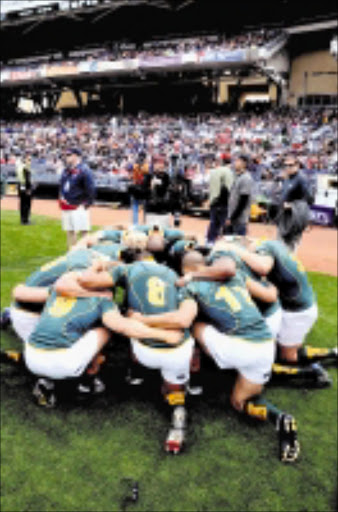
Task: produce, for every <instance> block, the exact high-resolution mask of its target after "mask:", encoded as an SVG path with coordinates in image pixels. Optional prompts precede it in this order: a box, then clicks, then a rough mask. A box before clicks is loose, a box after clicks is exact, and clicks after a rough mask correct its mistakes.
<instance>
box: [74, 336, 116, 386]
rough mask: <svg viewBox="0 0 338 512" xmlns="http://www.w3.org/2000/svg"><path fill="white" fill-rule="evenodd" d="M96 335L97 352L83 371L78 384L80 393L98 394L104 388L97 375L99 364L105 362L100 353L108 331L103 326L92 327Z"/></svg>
mask: <svg viewBox="0 0 338 512" xmlns="http://www.w3.org/2000/svg"><path fill="white" fill-rule="evenodd" d="M94 332H95V333H96V337H97V353H96V355H95V356H94V357H93V359H92V360H91V362H90V363H89V365H88V367H87V369H86V371H85V373H84V374H83V376H82V378H81V382H80V384H79V386H78V391H79V392H80V393H84V394H86V393H88V394H90V393H91V394H99V393H103V391H104V390H105V385H104V383H103V382H102V380H101V379H100V378H99V377H98V373H99V371H100V367H101V365H102V364H103V363H104V362H105V360H106V358H105V356H103V355H102V354H101V351H102V349H103V348H104V347H105V345H106V344H107V343H108V341H109V340H110V332H109V331H108V329H105V328H104V327H98V328H97V329H94Z"/></svg>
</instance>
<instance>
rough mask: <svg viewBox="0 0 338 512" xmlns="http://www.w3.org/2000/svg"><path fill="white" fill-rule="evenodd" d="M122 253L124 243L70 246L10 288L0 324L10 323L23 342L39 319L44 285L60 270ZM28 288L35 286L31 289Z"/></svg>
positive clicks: (119, 256)
mask: <svg viewBox="0 0 338 512" xmlns="http://www.w3.org/2000/svg"><path fill="white" fill-rule="evenodd" d="M123 256H124V247H123V246H121V245H119V244H109V245H95V246H92V248H91V249H73V250H71V251H69V252H68V253H67V254H66V255H65V256H61V257H59V258H56V259H54V260H52V261H50V262H48V263H46V264H44V265H42V266H41V267H40V268H39V269H38V270H36V271H35V272H34V273H33V274H31V275H30V276H29V277H28V278H27V279H26V281H25V283H20V284H18V285H17V286H16V287H15V288H14V290H13V303H12V305H11V306H10V308H9V312H8V314H7V315H6V320H7V321H6V323H5V324H4V325H2V327H3V328H4V327H7V326H8V324H9V323H11V325H12V327H13V330H14V332H15V333H16V334H17V336H18V337H19V338H20V339H21V340H22V341H24V342H26V341H27V340H28V338H29V336H30V334H31V332H32V331H33V329H34V327H35V325H36V324H37V322H38V320H39V317H40V313H41V311H42V308H43V305H44V302H45V301H46V298H47V296H48V287H49V286H51V285H53V284H54V283H55V282H56V280H57V279H58V278H59V277H60V276H61V275H62V274H64V273H65V272H69V271H71V270H81V269H86V268H89V267H90V266H91V265H93V264H94V263H97V262H100V261H101V262H102V261H107V260H109V261H119V260H121V259H122V257H123ZM32 288H35V290H34V293H33V290H32ZM36 288H38V289H36ZM18 357H19V356H18Z"/></svg>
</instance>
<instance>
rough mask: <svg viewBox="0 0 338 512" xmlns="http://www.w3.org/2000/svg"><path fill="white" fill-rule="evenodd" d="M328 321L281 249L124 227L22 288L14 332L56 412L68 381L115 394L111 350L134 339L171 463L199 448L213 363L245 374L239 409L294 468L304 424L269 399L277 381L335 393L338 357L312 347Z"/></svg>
mask: <svg viewBox="0 0 338 512" xmlns="http://www.w3.org/2000/svg"><path fill="white" fill-rule="evenodd" d="M317 316H318V309H317V302H316V297H315V294H314V291H313V289H312V287H311V285H310V283H309V280H308V277H307V275H306V272H305V269H304V267H303V266H302V264H301V263H300V262H299V261H298V260H297V258H296V257H295V255H294V254H293V253H291V252H290V251H289V250H288V249H287V247H286V246H285V245H284V244H283V242H281V241H279V240H263V241H262V240H252V239H248V238H246V237H231V238H230V237H224V238H221V239H219V240H217V241H216V243H215V244H214V245H213V246H212V247H211V248H210V247H206V246H203V245H200V244H199V243H198V240H197V238H196V237H194V236H186V235H185V234H184V232H183V231H181V230H178V229H169V228H162V227H160V226H157V225H152V226H134V227H133V228H125V227H124V226H117V227H115V228H109V229H104V230H101V231H98V232H95V233H93V234H89V235H86V236H85V237H84V238H82V239H81V240H80V241H79V242H78V243H77V244H76V245H75V246H74V247H73V248H72V249H71V250H70V251H69V252H68V253H67V254H65V255H63V256H61V257H60V258H58V259H56V260H54V261H51V262H50V263H48V264H46V265H44V266H42V267H41V268H40V269H39V270H37V271H36V272H34V273H33V274H32V275H30V276H29V277H28V278H27V280H26V282H25V283H22V284H19V285H17V286H16V287H15V289H14V290H13V303H12V304H11V306H10V308H9V309H8V310H6V311H5V313H3V315H2V327H3V328H5V327H7V325H8V324H9V323H10V325H11V327H12V328H13V330H14V331H15V333H16V334H17V336H18V337H19V338H20V339H21V340H22V341H23V343H24V349H23V355H22V360H23V361H24V363H25V366H26V367H27V369H28V370H29V371H30V372H31V373H32V374H34V375H35V376H37V379H36V383H35V386H34V389H33V394H34V396H35V398H36V400H37V402H38V403H39V404H40V405H44V406H49V407H52V406H54V405H55V404H56V402H57V397H58V395H57V386H58V383H60V382H63V381H69V382H72V383H76V386H77V391H78V393H85V394H86V393H89V394H92V395H95V394H98V393H101V392H103V391H104V389H105V384H104V382H103V381H102V379H101V378H100V371H101V367H102V365H104V361H105V357H104V353H105V350H106V348H107V347H108V345H109V346H110V347H111V348H112V349H113V348H114V339H115V340H116V337H118V336H119V337H121V336H122V337H123V339H126V343H130V360H129V365H128V368H127V373H126V379H127V381H128V383H129V384H130V385H138V384H141V383H142V380H143V378H144V374H143V373H142V371H140V370H142V368H148V369H152V370H159V371H160V373H161V377H162V389H161V392H162V394H163V398H164V401H165V404H166V406H167V408H168V411H169V415H170V424H169V428H168V433H167V436H166V438H165V442H164V448H165V450H166V451H167V452H170V453H179V452H181V450H182V449H183V447H184V445H185V444H186V442H187V421H188V404H187V394H195V395H197V394H202V393H203V386H202V385H201V381H200V373H201V372H200V362H201V357H202V355H203V357H207V358H211V359H212V360H213V361H214V363H215V365H216V367H218V368H219V369H221V370H236V372H237V377H236V380H235V384H234V387H233V390H232V392H231V397H230V401H231V405H232V406H233V407H234V409H236V410H237V411H239V412H241V413H243V414H246V415H248V416H250V417H253V418H256V419H259V420H264V421H270V422H272V423H273V425H274V426H275V428H276V430H277V432H278V440H279V457H280V460H282V461H285V462H293V461H295V460H297V458H298V456H299V452H300V446H299V441H298V439H297V425H296V420H295V418H294V417H293V416H292V414H291V413H289V412H285V411H281V410H279V409H278V407H277V406H276V405H273V404H272V403H270V402H269V401H267V400H266V399H265V398H264V397H263V396H262V392H263V389H264V386H265V385H266V384H267V383H268V382H269V381H270V380H271V379H273V378H274V377H275V376H277V377H279V378H290V377H292V378H296V379H297V378H298V377H303V378H305V379H309V380H311V381H312V382H313V383H314V384H315V385H316V386H318V387H323V386H327V385H330V383H331V380H330V377H329V375H328V373H327V372H326V370H325V369H324V368H323V366H322V365H321V362H324V361H327V362H330V361H331V362H335V361H337V348H336V347H334V348H328V349H323V348H313V347H309V346H304V340H305V338H306V335H307V334H308V333H309V331H310V330H311V329H312V327H313V325H314V324H315V322H316V320H317ZM112 351H113V350H112ZM13 354H14V353H13V352H10V351H8V352H7V357H9V358H11V357H14V356H15V357H16V358H18V357H20V355H18V354H14V355H13Z"/></svg>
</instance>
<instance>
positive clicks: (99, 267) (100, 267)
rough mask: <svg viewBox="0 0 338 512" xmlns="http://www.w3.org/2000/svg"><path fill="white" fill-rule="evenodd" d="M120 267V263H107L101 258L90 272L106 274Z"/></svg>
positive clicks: (93, 264) (95, 261) (94, 263)
mask: <svg viewBox="0 0 338 512" xmlns="http://www.w3.org/2000/svg"><path fill="white" fill-rule="evenodd" d="M118 265H121V262H120V261H105V260H102V259H100V258H98V259H97V260H94V261H93V262H92V264H91V266H90V268H89V269H88V270H91V271H93V272H104V271H109V270H110V269H112V268H113V267H117V266H118Z"/></svg>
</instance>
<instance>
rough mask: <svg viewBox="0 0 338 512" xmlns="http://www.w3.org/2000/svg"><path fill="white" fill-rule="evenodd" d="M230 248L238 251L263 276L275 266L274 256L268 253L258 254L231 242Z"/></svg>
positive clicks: (245, 261)
mask: <svg viewBox="0 0 338 512" xmlns="http://www.w3.org/2000/svg"><path fill="white" fill-rule="evenodd" d="M229 248H230V249H231V250H233V251H234V252H236V253H237V254H238V256H239V257H240V258H241V259H242V260H243V261H244V263H246V264H247V265H248V266H249V267H250V268H251V269H252V270H253V271H254V272H256V273H257V274H260V275H261V276H266V275H267V274H268V273H269V272H270V270H271V269H272V267H273V263H274V260H273V257H272V256H270V255H268V254H257V253H255V252H251V251H248V250H247V249H245V248H244V247H239V246H238V245H236V244H233V245H232V244H229Z"/></svg>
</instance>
